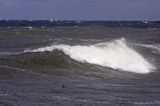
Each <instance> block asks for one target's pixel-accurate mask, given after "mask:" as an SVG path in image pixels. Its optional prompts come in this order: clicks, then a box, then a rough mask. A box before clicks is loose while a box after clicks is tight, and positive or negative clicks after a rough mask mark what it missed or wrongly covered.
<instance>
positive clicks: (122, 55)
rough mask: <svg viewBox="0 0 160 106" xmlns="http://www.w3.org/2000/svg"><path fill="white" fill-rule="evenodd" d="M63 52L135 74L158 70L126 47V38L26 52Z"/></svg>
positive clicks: (75, 58)
mask: <svg viewBox="0 0 160 106" xmlns="http://www.w3.org/2000/svg"><path fill="white" fill-rule="evenodd" d="M54 50H60V51H63V52H64V53H65V54H66V55H68V56H69V57H70V58H72V59H74V60H76V61H80V62H83V63H90V64H96V65H100V66H104V67H110V68H112V69H119V70H122V71H129V72H134V73H141V74H145V73H149V72H152V70H154V69H156V68H155V67H154V66H153V65H152V64H150V63H149V62H148V61H147V60H146V59H145V58H144V57H143V56H142V55H140V54H139V53H137V52H136V51H135V50H133V49H132V48H130V47H128V46H127V45H126V41H125V39H124V38H121V39H117V40H113V41H109V42H102V43H96V44H93V45H75V46H71V45H66V44H59V45H51V46H47V47H41V48H37V49H33V50H25V51H24V52H45V51H54Z"/></svg>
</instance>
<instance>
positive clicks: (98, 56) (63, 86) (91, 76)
mask: <svg viewBox="0 0 160 106" xmlns="http://www.w3.org/2000/svg"><path fill="white" fill-rule="evenodd" d="M159 66H160V29H154V28H150V29H140V28H107V27H102V26H81V27H77V26H76V27H75V26H74V27H73V26H68V27H53V28H32V29H31V28H29V29H28V28H1V31H0V104H2V105H26V106H28V105H33V106H35V105H69V106H72V105H73V106H75V105H77V106H79V105H82V106H83V105H85V106H88V105H90V106H94V105H95V106H99V105H104V106H106V105H109V106H110V105H148V106H150V105H157V106H158V105H160V83H159V81H160V71H159V69H160V67H159Z"/></svg>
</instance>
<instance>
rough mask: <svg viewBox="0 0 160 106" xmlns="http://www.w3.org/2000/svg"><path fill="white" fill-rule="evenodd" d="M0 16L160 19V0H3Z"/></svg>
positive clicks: (10, 17)
mask: <svg viewBox="0 0 160 106" xmlns="http://www.w3.org/2000/svg"><path fill="white" fill-rule="evenodd" d="M0 18H1V19H2V18H5V19H58V20H160V0H0Z"/></svg>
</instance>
